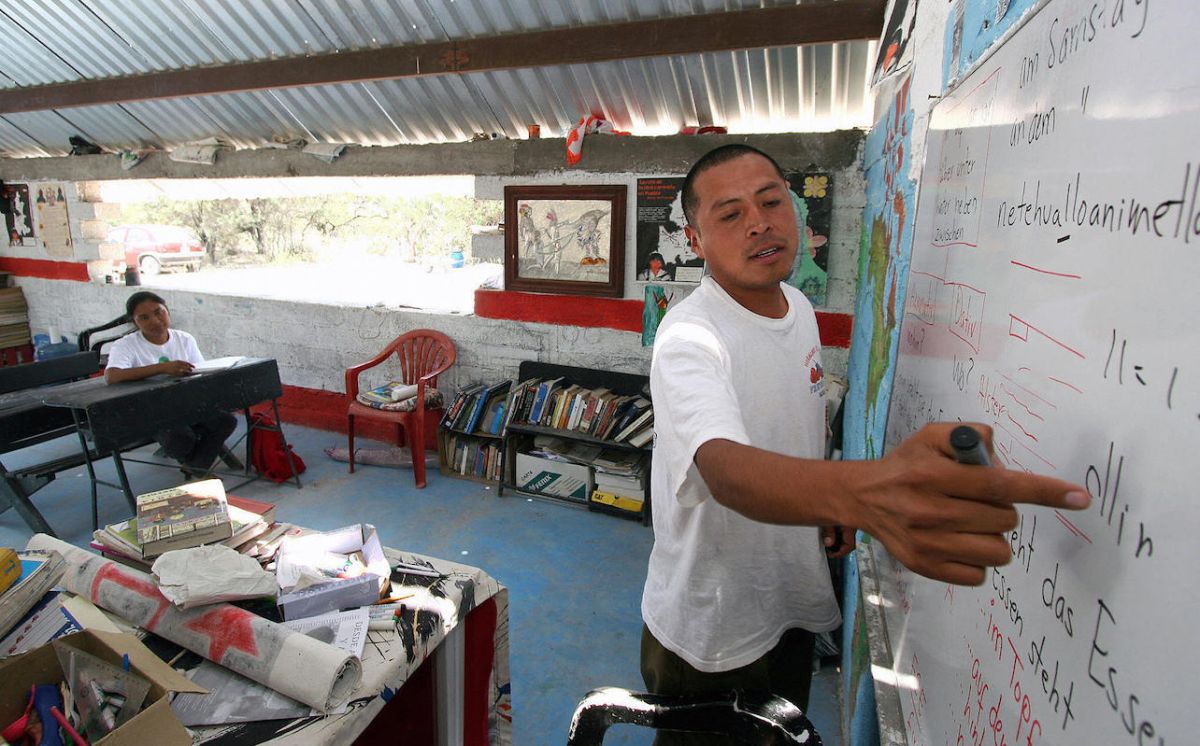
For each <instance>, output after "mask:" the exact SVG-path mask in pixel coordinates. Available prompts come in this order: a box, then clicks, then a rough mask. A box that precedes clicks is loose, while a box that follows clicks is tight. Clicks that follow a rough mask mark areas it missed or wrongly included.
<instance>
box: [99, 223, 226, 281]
mask: <svg viewBox="0 0 1200 746" xmlns="http://www.w3.org/2000/svg"><path fill="white" fill-rule="evenodd" d="M108 243H116V244H121V245H123V246H124V247H125V266H127V267H137V268H138V271H140V272H141V273H142V274H144V275H156V274H158V273H159V272H161V271H162V270H164V269H168V268H171V267H185V268H186V269H187V270H188V271H189V272H195V271H196V270H198V269H200V264H201V263H202V262H203V261H204V255H205V253H207V251H206V249H205V248H204V244H202V243H200V239H198V238H196V235H195V234H194V233H192V232H191V231H190V230H188V229H187V228H182V227H179V226H176V225H126V226H122V227H120V228H113V229H112V230H111V231H109V232H108Z"/></svg>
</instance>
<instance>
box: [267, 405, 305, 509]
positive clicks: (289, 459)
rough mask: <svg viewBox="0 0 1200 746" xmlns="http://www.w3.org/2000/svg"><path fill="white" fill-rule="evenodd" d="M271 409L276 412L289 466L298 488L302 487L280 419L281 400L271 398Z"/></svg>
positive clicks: (277, 423)
mask: <svg viewBox="0 0 1200 746" xmlns="http://www.w3.org/2000/svg"><path fill="white" fill-rule="evenodd" d="M271 409H272V410H273V411H274V412H275V427H277V428H279V439H280V440H281V441H283V453H284V455H285V456H287V460H288V466H289V467H291V470H292V476H293V477H295V478H296V488H297V489H299V488H300V471H299V470H298V469H296V462H295V460H293V459H292V449H291V448H288V442H287V436H286V435H284V434H283V420H281V419H279V400H278V399H272V400H271Z"/></svg>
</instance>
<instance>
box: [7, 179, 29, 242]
mask: <svg viewBox="0 0 1200 746" xmlns="http://www.w3.org/2000/svg"><path fill="white" fill-rule="evenodd" d="M0 199H3V200H4V201H5V202H6V203H7V204H8V211H7V213H5V215H4V224H5V226H4V227H5V234H6V235H7V236H8V245H9V246H36V245H37V239H36V238H34V235H33V214H32V211H33V206H32V205H31V204H30V202H29V185H28V184H5V185H4V191H3V192H0Z"/></svg>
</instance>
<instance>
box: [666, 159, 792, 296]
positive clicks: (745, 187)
mask: <svg viewBox="0 0 1200 746" xmlns="http://www.w3.org/2000/svg"><path fill="white" fill-rule="evenodd" d="M694 188H695V190H696V196H697V198H698V203H699V204H698V205H697V208H696V211H695V216H694V218H695V221H694V223H693V224H691V225H688V226H687V227H686V228H684V232H685V233H686V234H687V237H688V241H690V242H691V246H692V250H693V251H695V252H696V254H697V256H700V257H701V258H703V259H704V260H705V262H707V264H708V268H709V271H710V272H712V275H713V278H714V279H715V280H716V281H717V282H718V283H720V285H721V287H722V288H724V289H725V291H726V292H727V293H729V294H730V295H731V296H733V297H734V299H736V300H738V301H742V299H743V297H744V296H746V295H748V294H755V293H761V292H763V291H770V292H774V291H775V290H776V289H777V288H778V286H779V283H780V282H781V281H783V280H785V279H787V276H788V274H789V273H790V272H791V270H792V263H793V261H794V260H795V258H796V247H797V246H799V244H800V238H799V234H798V232H797V230H796V213H795V210H793V209H792V200H791V197H790V196H789V194H788V185H787V182H785V181H784V180H783V179H781V178H780V177H779V174H778V173H777V172H776V171H775V167H774V166H772V165H771V162H770V161H768V160H767V159H766V158H763V157H762V156H759V155H755V154H753V153H748V154H746V155H743V156H741V157H738V158H735V159H733V160H731V161H726V162H725V163H722V164H720V165H717V166H713V167H712V168H709V169H708V170H706V171H704V172H702V173H701V174H700V175H699V176H697V177H696V180H695V182H694ZM743 305H746V304H745V303H743Z"/></svg>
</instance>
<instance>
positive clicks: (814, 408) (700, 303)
mask: <svg viewBox="0 0 1200 746" xmlns="http://www.w3.org/2000/svg"><path fill="white" fill-rule="evenodd" d="M782 287H783V290H784V293H785V295H786V298H787V301H788V312H787V315H786V316H784V317H783V318H781V319H771V318H767V317H764V316H759V315H757V314H755V313H753V312H751V311H749V310H747V309H746V308H744V307H743V306H741V305H739V304H738V303H737V302H736V301H735V300H733V298H731V297H730V296H729V295H728V294H727V293H726V292H725V291H724V290H723V289H722V288H721V286H720V285H718V284H717V283H716V282H715V281H714V280H713V279H712V278H711V277H705V278H704V280H703V281H702V282H701V284H700V287H699V288H697V289H696V291H695V292H693V293H692V294H691V296H689V297H688V298H686V299H685V300H683V301H681V302H680V303H679V305H677V306H676V307H675V308H672V309H671V310H670V311H669V312H668V313H667V315H666V318H665V319H664V320H663V323H662V325H661V326H660V327H659V329H658V332H657V334H656V336H655V343H654V358H653V364H652V367H651V373H650V388H651V393H652V394H653V400H654V433H655V438H654V469H653V477H652V479H651V500H652V501H653V511H654V548H653V550H652V551H651V553H650V566H649V570H648V572H647V577H646V586H645V590H644V592H643V595H642V618H643V619H644V620H645V622H646V626H647V627H648V628H649V630H650V633H651V634H653V635H654V637H655V638H656V639H657V640H658V641H659V642H661V643H662V644H663V646H664V647H666V648H667V649H668V650H670V651H672V652H674V653H675V654H677V655H679V656H680V657H681V658H683V659H684V660H685V661H687V662H688V663H689V664H691V665H692V666H694V667H695V668H697V669H699V670H701V671H706V672H715V671H728V670H731V669H734V668H740V667H741V666H744V665H747V664H748V663H751V662H753V661H755V660H757V659H758V658H760V657H762V656H763V655H764V654H766V653H767V652H768V651H770V650H771V648H773V647H774V646H775V644H776V643H778V642H779V638H780V636H781V635H782V634H783V633H784V632H785V631H786V630H788V629H790V628H792V627H800V628H803V629H806V630H809V631H811V632H825V631H829V630H832V629H834V628H836V627H837V626H838V624H839V623H840V613H839V611H838V607H837V603H836V600H835V598H834V594H833V587H832V584H831V582H830V578H829V566H828V561H827V559H826V557H825V551H824V548H823V547H822V545H821V537H820V530H819V529H818V528H815V527H811V526H805V527H797V526H775V525H770V524H766V523H760V522H758V521H753V520H750V519H749V518H746V517H744V516H742V515H741V514H740V513H737V512H735V511H732V510H730V509H728V508H726V507H724V506H723V505H721V504H720V503H718V502H717V501H716V500H715V499H713V497H712V493H711V492H710V491H709V489H708V486H707V485H706V484H705V482H704V479H703V478H702V477H701V476H700V472H699V470H698V469H697V468H696V466H695V464H694V462H693V459H694V457H695V455H696V451H697V449H699V447H700V446H701V445H703V444H704V443H706V442H708V441H710V440H716V439H724V440H731V441H733V442H735V443H741V444H744V445H750V446H754V447H756V448H762V449H764V450H768V451H774V452H776V453H782V454H785V455H788V456H796V457H800V458H810V459H820V458H822V457H823V455H824V449H825V401H824V398H823V394H824V388H825V381H824V372H823V370H822V368H821V341H820V337H819V335H818V332H817V322H816V317H815V315H814V314H813V310H812V305H811V304H810V303H809V302H808V299H807V298H805V297H804V295H803V294H802V293H800V291H798V290H796V289H795V288H793V287H791V286H788V285H782ZM796 488H797V489H803V488H804V486H803V485H797V486H796Z"/></svg>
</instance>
